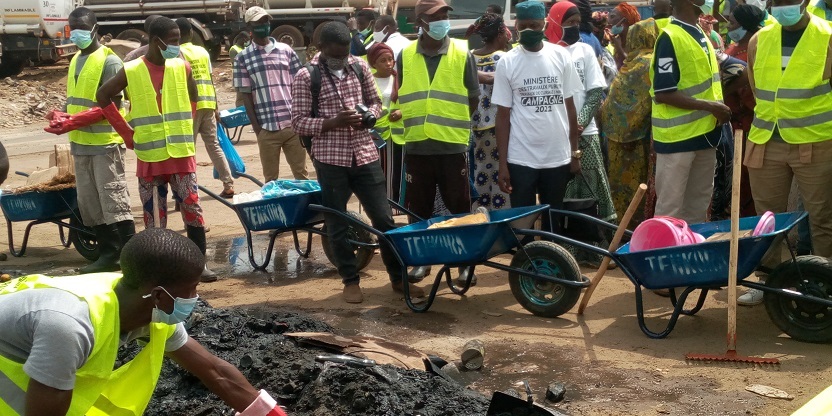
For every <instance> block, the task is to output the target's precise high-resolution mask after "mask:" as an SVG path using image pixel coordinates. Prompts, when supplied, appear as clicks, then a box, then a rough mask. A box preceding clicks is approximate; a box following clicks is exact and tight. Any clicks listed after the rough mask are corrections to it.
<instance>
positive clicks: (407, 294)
mask: <svg viewBox="0 0 832 416" xmlns="http://www.w3.org/2000/svg"><path fill="white" fill-rule="evenodd" d="M445 273H447V274H448V278H449V279H450V271H449V269H448V266H444V267H442V269H441V270H440V271H439V273H437V274H436V278H434V279H433V286H431V288H430V294H429V295H428V300H427V302H425V304H424V305H422V306H416V304H415V303H413V298H411V297H410V283H409V282H408V281H407V267H403V268H402V289H403V290H404V301H405V303H407V307H408V308H410V310H412V311H413V312H427V311H428V309H430V306H431V305H432V304H433V300H434V299H435V298H436V292H437V291H438V290H439V285H440V283H442V275H443V274H445Z"/></svg>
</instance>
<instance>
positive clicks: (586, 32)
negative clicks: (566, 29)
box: [546, 0, 603, 58]
mask: <svg viewBox="0 0 832 416" xmlns="http://www.w3.org/2000/svg"><path fill="white" fill-rule="evenodd" d="M572 3H573V4H574V5H576V6H578V11H579V12H580V14H581V24H580V25H578V29H579V30H580V34H581V42H583V43H586V44H587V45H589V46H591V47H592V51H593V52H595V56H596V57H597V58H601V49H603V48H602V47H601V42H599V41H598V38H596V37H595V35H594V34H593V33H592V4H591V3H590V0H575V1H573V2H572ZM553 7H554V6H553ZM551 24H552V22H551V21H550V22H549V26H547V28H546V37H547V38H551V37H552V34H553V30H554V29H553V28H552V27H551Z"/></svg>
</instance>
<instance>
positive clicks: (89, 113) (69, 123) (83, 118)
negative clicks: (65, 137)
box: [44, 107, 104, 134]
mask: <svg viewBox="0 0 832 416" xmlns="http://www.w3.org/2000/svg"><path fill="white" fill-rule="evenodd" d="M46 117H47V118H49V117H51V121H50V122H49V127H46V128H44V130H46V131H48V132H49V133H55V134H63V133H66V132H69V131H72V130H77V129H79V128H81V127H86V126H89V125H91V124H94V123H98V122H99V121H101V120H104V114H103V113H102V112H101V109H100V108H98V107H94V108H90V109H89V110H84V111H81V112H79V113H76V114H73V115H71V116H70V115H68V114H66V113H62V112H59V111H55V110H52V111H50V112H49V113H48V114H47V115H46Z"/></svg>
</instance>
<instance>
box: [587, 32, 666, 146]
mask: <svg viewBox="0 0 832 416" xmlns="http://www.w3.org/2000/svg"><path fill="white" fill-rule="evenodd" d="M658 36H659V29H658V27H657V26H656V21H655V20H653V19H647V20H642V21H640V22H637V23H636V24H634V25H632V26H630V30H629V33H628V36H627V45H628V46H629V52H628V54H627V58H626V59H625V60H624V65H623V66H622V67H621V70H620V71H619V72H618V76H617V77H616V78H615V80H613V82H612V84H610V92H609V96H608V97H607V99H606V100H604V104H603V106H602V107H601V120H602V122H601V126H602V129H603V133H604V135H605V136H606V137H608V138H609V139H610V140H612V141H614V142H618V143H630V142H634V141H637V140H642V139H644V138H645V137H649V133H650V112H651V100H650V61H651V60H652V58H653V47H654V46H655V44H656V38H658Z"/></svg>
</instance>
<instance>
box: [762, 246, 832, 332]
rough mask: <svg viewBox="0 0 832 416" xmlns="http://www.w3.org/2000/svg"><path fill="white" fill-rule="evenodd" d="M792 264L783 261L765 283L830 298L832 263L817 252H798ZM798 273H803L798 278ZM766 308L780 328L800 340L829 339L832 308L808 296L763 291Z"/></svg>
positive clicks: (774, 286)
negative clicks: (813, 254) (812, 300)
mask: <svg viewBox="0 0 832 416" xmlns="http://www.w3.org/2000/svg"><path fill="white" fill-rule="evenodd" d="M795 267H796V266H795V264H793V263H792V262H791V261H788V262H785V263H783V264H781V265H779V266H777V268H775V269H774V270H773V271H772V272H771V274H769V276H768V278H767V279H766V286H767V287H770V288H774V289H787V290H790V291H794V292H799V293H802V294H804V295H811V296H814V297H818V298H822V299H827V300H832V265H830V264H829V260H827V259H826V258H824V257H820V256H800V257H798V258H797V267H799V268H800V273H798V271H797V269H796V268H795ZM801 276H802V277H803V278H802V280H801ZM764 301H765V304H766V312H768V316H769V318H771V320H772V322H774V324H775V325H777V327H778V328H780V330H782V331H783V332H785V333H786V334H787V335H789V336H790V337H792V338H794V339H796V340H798V341H803V342H815V343H827V342H832V308H830V307H828V306H824V305H821V304H819V303H815V302H811V301H808V300H801V299H793V298H788V297H785V296H778V295H777V294H776V293H768V292H766V293H765V295H764Z"/></svg>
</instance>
